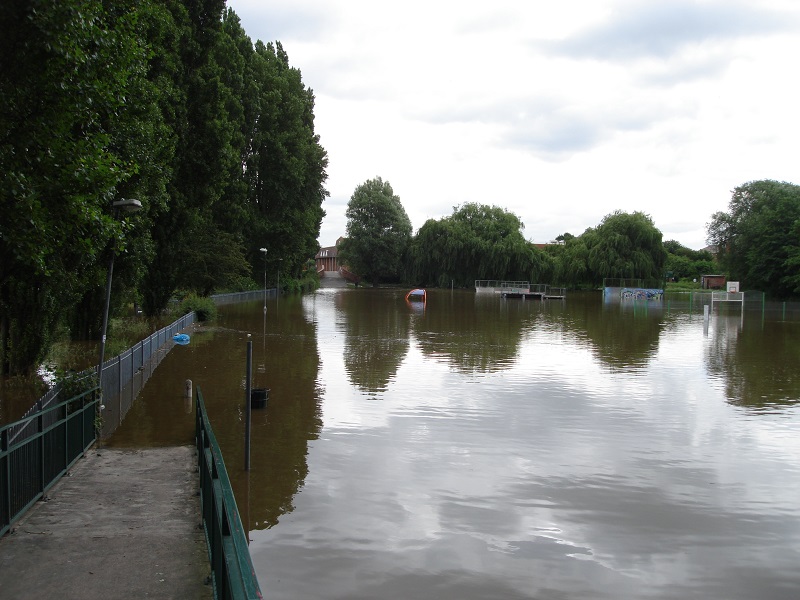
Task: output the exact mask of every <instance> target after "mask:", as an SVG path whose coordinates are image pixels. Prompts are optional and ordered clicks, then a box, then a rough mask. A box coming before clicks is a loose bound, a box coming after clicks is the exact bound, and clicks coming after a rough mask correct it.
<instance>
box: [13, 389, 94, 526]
mask: <svg viewBox="0 0 800 600" xmlns="http://www.w3.org/2000/svg"><path fill="white" fill-rule="evenodd" d="M99 398H100V394H99V388H94V389H92V390H89V391H88V392H84V393H83V394H81V395H80V396H76V397H75V398H71V399H69V400H67V401H65V402H61V403H59V404H56V405H55V406H51V407H49V408H46V409H44V410H43V411H42V412H40V413H38V414H36V415H33V416H29V417H26V418H25V419H23V421H22V422H19V421H18V422H16V423H11V424H9V425H5V426H3V427H0V492H2V499H0V536H2V535H4V534H5V533H6V532H7V531H8V530H9V529H10V528H11V525H12V524H13V523H14V522H15V521H16V520H17V519H19V518H20V517H21V516H22V515H23V514H24V513H25V511H27V510H28V509H29V508H30V507H31V506H32V505H33V504H34V503H35V502H36V501H37V500H39V499H40V498H41V497H42V496H43V495H44V493H45V492H46V491H47V490H48V489H50V487H51V486H52V485H53V484H54V483H55V482H56V481H58V479H59V478H60V477H61V476H62V475H63V474H64V473H66V471H67V469H69V468H70V467H71V466H72V465H73V464H74V463H75V461H77V460H78V459H79V458H80V457H81V455H82V454H83V453H84V452H85V451H86V449H87V448H89V446H91V445H92V444H93V443H94V441H95V429H94V417H95V412H96V410H97V403H98V402H99ZM12 432H25V435H24V436H22V435H17V436H16V439H12V435H10V434H11V433H12Z"/></svg>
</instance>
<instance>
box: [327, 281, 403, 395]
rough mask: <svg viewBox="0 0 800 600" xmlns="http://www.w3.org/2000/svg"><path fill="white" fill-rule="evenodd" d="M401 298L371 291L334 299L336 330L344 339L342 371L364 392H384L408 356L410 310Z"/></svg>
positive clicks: (341, 295)
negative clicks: (343, 369)
mask: <svg viewBox="0 0 800 600" xmlns="http://www.w3.org/2000/svg"><path fill="white" fill-rule="evenodd" d="M403 296H404V295H403V293H401V292H400V291H394V292H392V293H386V291H385V290H384V291H380V290H372V289H364V290H360V291H358V292H356V293H340V294H338V295H337V296H336V309H337V318H336V323H337V329H338V330H339V331H341V332H342V333H343V334H344V336H345V348H344V356H343V358H344V368H345V370H346V371H347V374H348V376H349V377H350V379H351V381H352V382H353V385H355V386H356V387H358V388H359V389H361V390H363V391H365V392H372V393H378V392H383V391H385V390H386V388H387V386H388V384H389V382H390V381H391V380H392V378H393V377H394V376H395V374H396V373H397V369H398V368H399V367H400V364H401V363H402V362H403V358H405V356H406V353H407V352H408V331H409V324H410V320H411V319H410V316H411V314H412V312H413V309H408V308H407V306H406V305H405V301H404V299H403Z"/></svg>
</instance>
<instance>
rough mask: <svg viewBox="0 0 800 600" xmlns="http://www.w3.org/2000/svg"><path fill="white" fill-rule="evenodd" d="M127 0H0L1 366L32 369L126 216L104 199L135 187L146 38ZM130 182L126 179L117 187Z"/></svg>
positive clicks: (91, 280) (119, 238) (118, 241)
mask: <svg viewBox="0 0 800 600" xmlns="http://www.w3.org/2000/svg"><path fill="white" fill-rule="evenodd" d="M137 18H138V13H137V4H136V3H134V2H132V1H131V2H125V1H122V2H110V0H109V1H108V2H102V1H100V0H64V1H63V2H46V3H30V2H6V3H3V4H2V6H1V7H0V23H2V32H0V71H1V72H2V73H3V77H2V78H0V136H2V137H0V214H2V215H3V218H2V220H0V354H2V356H1V357H0V371H2V372H9V371H10V372H15V373H23V372H27V371H29V370H30V369H31V368H32V367H33V366H34V365H35V364H36V362H37V361H38V360H39V359H40V358H41V357H42V355H43V353H44V351H45V350H46V348H47V345H48V340H49V338H50V336H51V335H52V333H53V331H54V328H55V325H56V323H57V322H58V320H59V318H60V316H61V314H62V313H63V312H64V311H65V310H69V309H70V308H71V307H73V306H74V305H75V303H76V302H77V301H78V300H79V299H80V298H81V296H82V295H83V294H84V292H85V290H86V289H87V287H91V286H93V285H94V284H95V283H96V276H97V272H98V271H97V269H96V265H97V262H98V259H99V258H100V257H101V256H103V255H104V253H105V250H106V248H107V246H108V244H109V243H111V241H112V240H114V242H113V243H114V245H115V246H116V249H117V250H119V249H120V247H121V246H122V245H124V242H123V240H124V239H125V237H124V225H123V224H122V223H120V222H119V221H116V220H115V219H113V218H112V215H111V209H110V207H111V203H112V201H113V200H115V199H118V198H119V197H120V196H121V195H122V193H123V191H124V192H125V193H136V191H137V183H136V180H135V177H134V176H135V174H136V173H137V171H138V170H139V168H140V164H139V160H138V159H139V157H138V156H137V155H136V150H140V149H141V148H139V147H137V146H136V144H135V143H130V144H126V143H124V136H122V135H119V134H120V132H122V131H126V132H127V133H129V134H133V135H134V136H136V135H138V134H139V132H140V131H141V127H140V125H139V124H138V117H139V115H137V114H136V113H135V111H131V112H128V111H126V104H127V102H128V99H129V98H130V97H131V96H132V95H133V94H134V93H135V92H136V91H138V90H139V89H140V86H139V85H138V82H139V80H140V79H139V78H141V77H142V76H143V73H144V48H143V47H142V45H141V43H140V39H139V37H138V35H137V31H136V22H137ZM126 185H127V188H126V187H125V186H126Z"/></svg>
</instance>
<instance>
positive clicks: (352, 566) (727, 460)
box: [110, 289, 800, 600]
mask: <svg viewBox="0 0 800 600" xmlns="http://www.w3.org/2000/svg"><path fill="white" fill-rule="evenodd" d="M403 295H404V294H403V292H401V291H399V290H369V289H363V290H320V291H319V292H317V293H316V294H314V295H310V296H306V297H302V298H300V297H293V298H281V299H280V300H275V299H271V300H270V302H269V305H268V310H267V313H266V315H265V314H264V311H263V309H262V304H261V303H259V302H256V303H247V304H240V305H233V306H227V307H223V308H222V316H221V318H220V320H219V322H218V323H216V324H215V325H214V326H213V327H209V328H205V329H202V330H200V331H197V332H195V333H194V334H193V336H192V341H191V343H190V344H189V345H188V346H185V347H178V348H175V349H174V350H173V351H172V352H170V353H169V355H167V357H166V358H165V359H164V361H163V362H162V364H161V366H160V367H159V368H158V370H157V371H156V374H155V375H154V376H153V378H152V379H151V380H150V381H149V383H148V384H147V387H146V388H145V390H144V392H143V393H142V395H141V397H140V398H139V400H138V401H137V403H136V404H135V405H134V407H133V409H132V410H131V412H130V413H129V415H128V417H127V418H126V421H125V423H124V424H123V426H122V428H121V429H120V430H119V431H118V432H117V433H116V434H115V435H114V437H113V438H112V440H111V441H110V442H111V444H112V445H117V446H129V445H159V444H172V443H188V442H189V441H190V440H191V439H192V436H193V420H192V414H191V411H192V407H191V405H190V404H189V403H188V402H187V401H186V400H184V398H183V386H184V380H185V379H187V378H191V379H192V380H193V381H194V382H195V385H199V386H200V387H201V389H202V392H203V395H204V397H205V401H206V403H207V406H208V409H209V413H210V416H211V421H212V424H213V427H214V429H215V432H216V434H217V437H218V438H219V439H220V442H221V444H222V446H223V452H224V455H225V460H226V464H227V467H228V470H229V472H230V475H231V477H232V479H233V481H234V486H235V493H236V498H237V503H238V506H239V509H240V512H241V513H242V518H243V521H244V522H245V523H247V524H248V525H249V528H250V530H251V533H250V538H251V545H250V550H251V555H252V557H253V562H254V564H255V566H256V569H257V572H258V576H259V580H260V583H261V588H262V590H263V591H264V593H265V597H266V598H269V599H270V600H277V599H290V598H291V599H293V600H294V599H297V598H303V599H307V600H310V599H317V598H318V599H335V598H347V599H368V598H392V599H399V598H414V599H427V598H431V599H434V598H435V599H436V600H450V599H501V598H502V599H523V598H524V599H534V598H535V599H558V600H562V599H572V598H575V599H585V598H593V599H597V598H600V599H603V598H614V599H617V598H643V599H644V598H646V599H667V598H670V599H671V598H675V599H685V598H704V599H705V598H720V599H723V598H724V599H739V598H741V599H748V600H749V599H753V598H758V599H761V600H766V599H784V598H785V599H789V598H792V599H795V598H798V597H800V570H798V567H797V565H798V564H800V521H798V514H799V513H800V509H799V508H798V499H800V368H798V366H799V365H800V323H798V322H797V321H794V322H772V321H769V320H767V321H764V320H763V319H762V315H761V314H760V313H755V314H752V315H751V313H750V312H748V313H747V314H746V315H745V316H744V318H742V317H741V315H740V312H739V309H738V307H728V306H723V307H722V309H721V311H720V313H719V314H717V312H716V310H717V309H715V314H714V315H713V316H712V318H711V321H710V323H709V324H708V325H707V326H706V325H705V324H704V320H703V315H702V310H701V311H700V312H699V313H698V312H697V310H696V309H695V310H694V311H693V312H691V311H689V309H688V305H687V306H683V307H680V306H679V305H678V303H674V304H665V305H664V306H663V307H662V308H656V307H653V306H647V305H642V304H639V305H620V304H604V303H603V300H602V297H601V296H600V295H599V294H586V295H579V294H575V295H572V296H569V297H568V298H567V300H566V301H564V302H561V301H552V302H551V301H548V302H544V303H542V302H533V301H520V300H501V299H496V298H484V297H481V296H476V295H475V294H474V293H471V292H463V291H461V292H459V291H456V292H450V291H446V290H433V291H429V297H428V303H427V306H426V307H425V308H424V309H423V308H422V307H421V306H408V305H407V304H406V303H405V301H404V300H403ZM248 336H249V337H248ZM248 340H250V341H252V344H253V370H254V378H255V380H254V386H255V387H266V388H269V390H270V397H269V403H268V407H267V408H266V409H264V410H258V411H254V413H253V447H252V451H251V471H250V474H249V475H247V474H246V473H245V472H244V470H243V460H244V459H243V456H244V454H243V429H244V427H243V422H244V416H243V406H244V375H245V356H246V349H247V341H248Z"/></svg>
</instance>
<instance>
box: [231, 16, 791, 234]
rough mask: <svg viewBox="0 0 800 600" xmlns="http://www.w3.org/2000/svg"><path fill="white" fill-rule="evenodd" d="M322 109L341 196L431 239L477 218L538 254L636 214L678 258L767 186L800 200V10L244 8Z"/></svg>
mask: <svg viewBox="0 0 800 600" xmlns="http://www.w3.org/2000/svg"><path fill="white" fill-rule="evenodd" d="M228 6H229V7H231V8H233V10H234V11H235V12H236V13H237V14H238V15H239V17H240V18H241V20H242V25H243V27H244V29H245V31H246V32H247V35H248V36H250V38H251V39H252V40H253V41H254V42H255V41H256V40H258V39H260V40H262V41H264V42H269V41H274V40H278V41H280V42H281V43H282V44H283V47H284V50H286V52H287V54H288V55H289V61H290V63H291V65H292V66H293V67H296V68H298V69H300V71H301V72H302V75H303V82H304V83H305V85H306V86H307V87H309V88H311V89H313V90H314V93H315V95H316V108H315V111H314V113H315V116H316V131H317V133H318V134H319V135H320V138H321V143H322V146H323V147H324V148H325V149H326V150H327V152H328V158H329V161H330V162H329V166H328V181H327V185H326V188H327V190H328V191H329V192H330V198H328V199H327V200H326V201H325V203H324V205H323V207H324V209H325V211H326V213H327V215H326V217H325V219H324V220H323V223H322V231H321V233H320V239H319V242H320V244H321V245H322V246H329V245H333V244H334V243H335V241H336V238H337V237H339V236H340V235H344V233H345V227H346V224H347V220H346V218H345V210H346V208H347V202H348V201H349V199H350V196H351V195H352V194H353V191H354V190H355V188H356V186H358V185H359V184H361V183H363V182H365V181H366V180H368V179H372V178H375V177H381V178H383V180H384V181H388V182H389V183H390V184H391V185H392V188H393V189H394V192H395V194H397V195H398V196H399V197H400V200H401V202H402V203H403V206H404V207H405V209H406V212H407V213H408V216H409V217H410V218H411V222H412V224H413V226H414V231H415V232H416V230H417V229H419V227H421V226H422V225H423V224H424V223H425V221H426V220H427V219H440V218H442V217H445V216H449V215H451V214H452V212H453V207H455V206H458V205H461V204H463V203H465V202H479V203H483V204H490V205H496V206H500V207H501V208H504V209H506V210H509V211H511V212H513V213H515V214H516V215H518V216H519V217H520V218H521V219H522V222H523V223H524V224H525V229H524V231H523V234H524V235H525V237H526V238H527V239H529V240H531V241H533V242H536V243H544V242H548V241H550V240H552V239H553V238H555V237H556V236H557V235H559V234H561V233H564V232H569V233H572V234H574V235H579V234H581V233H583V231H584V230H585V229H586V228H587V227H595V226H597V225H598V224H599V223H600V221H601V220H602V219H603V217H604V216H606V215H608V214H610V213H612V212H614V211H615V210H622V211H625V212H633V211H642V212H645V213H647V214H649V215H650V216H651V217H652V219H653V221H654V222H655V225H656V227H658V229H660V230H661V231H662V233H663V234H664V239H665V240H669V239H675V240H678V241H679V242H681V243H682V244H684V245H686V246H689V247H690V248H695V249H699V248H702V247H703V246H705V245H706V239H705V238H706V229H705V226H706V223H708V221H709V220H710V218H711V215H712V214H713V213H714V212H716V211H720V210H723V211H724V210H727V208H728V201H729V200H730V196H731V190H732V189H733V188H734V187H736V186H737V185H740V184H742V183H745V182H748V181H752V180H755V179H777V180H780V181H789V182H792V183H798V184H800V177H798V175H797V169H798V151H797V145H798V142H800V119H799V118H798V110H800V82H799V81H798V66H797V61H798V57H800V2H797V1H796V0H757V1H756V0H750V1H747V2H737V1H735V0H720V1H715V0H708V1H692V0H664V1H660V0H638V1H629V0H561V1H560V2H557V3H556V2H542V1H540V0H530V1H524V0H516V1H514V0H492V1H490V2H474V1H470V0H467V1H463V0H461V1H449V0H425V1H424V2H423V1H417V0H406V1H404V2H391V3H390V2H383V1H381V0H293V1H292V2H287V1H285V0H284V1H273V0H228Z"/></svg>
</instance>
